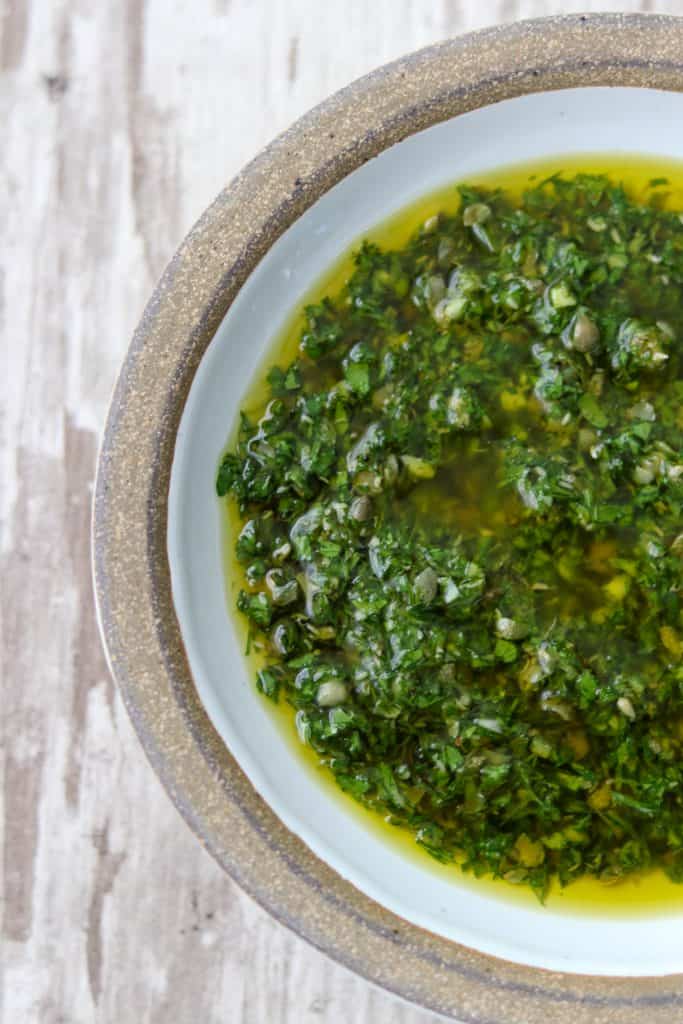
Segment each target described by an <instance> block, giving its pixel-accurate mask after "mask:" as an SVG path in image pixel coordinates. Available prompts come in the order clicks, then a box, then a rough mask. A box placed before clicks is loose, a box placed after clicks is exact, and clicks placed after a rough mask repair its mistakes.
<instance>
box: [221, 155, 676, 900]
mask: <svg viewBox="0 0 683 1024" xmlns="http://www.w3.org/2000/svg"><path fill="white" fill-rule="evenodd" d="M558 173H562V174H563V175H566V176H572V175H576V174H579V173H591V174H607V175H609V177H610V178H611V179H612V180H613V181H620V182H622V183H623V184H624V186H625V187H626V188H627V190H628V192H629V194H630V195H631V196H632V197H635V198H636V199H643V200H645V199H649V198H650V197H651V196H652V195H653V194H654V195H657V196H658V197H660V200H659V201H660V202H661V205H662V208H671V209H679V208H680V209H683V166H681V165H679V164H677V163H672V162H664V161H661V160H659V159H657V160H655V159H646V158H640V157H629V156H625V155H614V156H605V155H593V156H588V155H582V156H570V157H564V158H557V159H553V160H552V161H545V162H543V163H535V164H529V165H524V166H516V167H510V168H503V169H501V170H500V171H498V172H496V173H495V174H494V173H487V174H483V175H477V176H476V179H475V180H474V183H475V184H476V185H481V186H485V187H488V188H491V187H496V188H498V187H500V188H503V189H505V190H506V191H507V192H509V193H511V194H513V195H519V194H521V192H522V191H524V190H525V189H526V188H528V187H531V186H533V185H536V184H538V183H539V182H541V181H543V180H544V179H546V178H549V177H551V176H552V175H555V174H558ZM458 204H459V197H458V193H457V191H456V189H455V188H454V187H449V188H447V189H443V190H440V191H439V192H438V193H434V194H432V195H430V196H427V197H425V198H423V199H421V200H420V201H419V202H417V203H415V204H413V205H412V206H411V207H410V208H408V209H407V210H403V211H401V212H400V213H399V214H397V215H396V216H394V217H392V218H391V219H390V220H388V221H387V222H385V223H384V224H382V225H379V226H378V227H377V228H375V229H373V230H372V231H369V232H367V233H366V237H367V238H369V239H370V240H371V241H373V242H376V243H377V244H379V245H381V246H383V247H384V248H388V249H397V248H401V247H402V246H404V245H405V244H406V243H407V242H408V240H409V239H410V238H411V236H412V235H413V234H414V232H415V231H416V230H417V229H418V228H419V227H420V226H421V225H423V224H425V222H428V221H429V220H430V218H432V217H435V216H436V215H437V214H438V213H439V212H446V213H455V212H456V210H457V209H458ZM352 269H353V262H352V257H351V254H350V253H349V254H347V255H345V256H343V257H342V258H341V259H340V260H339V261H338V263H337V264H336V265H335V266H334V267H333V268H331V269H330V270H329V271H328V272H327V273H326V274H325V275H324V276H323V277H322V278H321V280H320V281H319V282H318V283H317V284H316V285H315V287H314V288H313V289H312V291H311V293H310V294H309V295H308V296H307V300H306V301H307V302H318V301H320V300H321V298H322V297H323V296H324V295H328V294H331V295H334V294H336V293H337V292H338V291H339V290H340V288H341V287H342V285H343V284H344V282H345V281H346V280H347V279H348V277H349V276H350V274H351V272H352ZM300 305H301V306H303V305H304V303H301V304H300ZM303 328H304V317H303V314H302V313H301V312H300V311H297V312H295V313H294V314H293V315H292V317H291V319H290V320H289V322H288V323H287V324H286V325H285V327H284V329H283V331H282V332H281V334H280V335H279V336H278V338H277V339H276V341H275V343H274V345H273V347H272V349H271V351H270V352H269V353H268V356H267V358H266V360H265V361H264V372H261V373H259V374H257V377H256V380H255V381H254V383H253V385H252V387H251V388H250V390H249V392H248V394H247V395H246V396H245V400H244V403H243V408H244V410H245V411H246V412H247V413H248V414H249V415H250V416H251V417H253V418H256V417H257V416H258V415H260V414H261V413H262V412H263V410H264V407H265V405H266V401H267V390H268V389H267V386H266V382H265V370H267V369H268V368H270V367H271V366H273V365H277V366H280V367H281V368H283V369H284V368H285V367H286V366H288V365H289V364H290V363H291V361H292V360H293V359H294V358H295V356H296V353H297V348H298V345H299V339H300V336H301V332H302V329H303ZM476 357H477V353H476V352H474V353H473V358H474V359H476ZM517 402H518V396H517V395H516V394H515V393H514V392H510V393H509V394H508V393H506V392H504V393H503V394H502V396H501V407H502V408H501V410H500V415H501V417H503V419H504V417H505V414H506V411H510V410H513V411H514V412H515V413H516V414H519V408H518V407H517ZM535 427H536V416H535V413H534V410H533V408H530V413H529V422H528V428H529V432H530V435H531V436H532V437H533V432H534V429H535ZM494 429H495V424H494ZM498 476H499V467H498V466H497V465H496V464H495V461H492V455H491V451H490V450H489V449H487V448H486V446H485V445H484V446H482V444H481V443H480V440H479V438H478V437H476V436H475V437H474V438H472V439H471V440H470V441H469V442H468V447H466V448H465V447H463V448H462V449H461V450H460V452H459V458H458V461H457V465H455V466H448V465H446V466H445V467H441V468H440V469H439V471H438V473H437V474H436V475H435V476H434V478H433V479H432V480H428V481H426V482H424V483H422V484H421V487H420V488H419V490H416V491H415V492H414V495H410V496H409V497H408V499H407V502H406V507H409V506H410V505H411V503H412V505H413V514H414V515H415V517H416V518H417V519H424V518H425V517H427V516H428V515H429V510H430V509H432V510H433V509H434V508H437V507H438V510H439V512H438V518H439V522H440V523H441V524H442V525H443V524H445V525H448V526H450V527H451V528H452V529H453V530H454V531H455V532H458V531H465V532H466V531H468V530H471V529H473V528H474V527H475V526H476V528H477V530H478V531H479V532H480V533H481V534H484V535H485V534H486V533H487V531H488V532H490V534H491V535H496V536H498V537H500V536H501V535H505V534H506V532H509V534H510V536H512V535H513V533H514V530H515V528H516V523H517V518H518V516H519V513H520V503H519V498H518V497H517V496H516V495H515V494H514V493H512V494H509V493H508V494H507V495H506V496H504V497H503V496H501V494H498V496H497V500H496V490H495V488H496V485H497V478H498ZM492 484H493V486H492ZM239 527H240V524H239V519H238V516H237V514H236V510H235V508H234V504H231V505H230V507H229V510H228V511H227V512H226V529H225V533H224V540H225V562H226V578H227V584H228V585H227V589H228V604H229V606H230V608H231V610H232V608H234V605H235V599H236V597H237V593H238V591H239V589H240V588H241V587H242V586H243V585H244V572H243V568H242V566H241V565H240V564H239V563H238V562H237V560H236V559H235V557H234V554H233V551H234V543H235V539H236V536H237V533H238V532H239ZM616 537H617V539H616V540H615V541H614V542H613V543H614V544H615V545H617V547H615V548H614V550H612V549H610V550H607V549H606V548H605V547H604V545H603V547H601V546H600V543H599V542H596V543H595V544H594V545H592V546H591V547H590V548H589V550H588V557H587V559H586V560H585V564H584V565H583V566H582V568H581V569H580V571H578V572H577V571H576V567H574V566H572V565H564V564H558V565H556V566H552V567H551V568H549V570H548V571H549V576H548V582H547V584H543V585H542V586H546V585H547V587H548V589H549V590H550V591H551V594H550V595H548V594H547V593H542V595H541V596H542V601H540V599H539V607H542V608H543V609H544V613H546V614H547V615H548V617H549V621H551V620H552V619H553V618H554V617H556V616H559V617H568V616H571V615H572V614H573V613H574V612H575V610H576V609H577V608H578V607H580V606H581V605H586V604H588V605H589V606H590V607H591V608H592V609H593V610H594V613H595V620H594V621H595V624H596V626H599V625H600V609H601V607H602V606H603V604H604V602H605V600H606V599H607V598H609V597H610V596H613V597H614V598H615V599H617V598H618V594H617V591H618V590H619V588H620V587H626V586H628V585H629V584H628V579H627V574H626V576H625V577H623V579H622V582H621V583H619V582H615V577H614V576H613V575H611V574H609V572H608V571H606V569H605V565H606V563H608V562H609V560H610V559H614V558H615V557H617V556H618V555H619V556H620V555H622V554H623V556H624V558H625V557H626V554H627V551H628V547H629V544H630V543H631V538H630V537H629V536H628V534H627V533H625V534H624V535H623V537H620V536H619V534H618V532H617V535H616ZM622 541H623V548H624V550H623V553H622V552H621V550H620V549H618V545H620V544H621V543H622ZM555 577H557V580H558V581H562V586H561V587H559V588H556V589H557V590H558V592H560V591H561V593H560V596H559V597H558V598H557V599H556V600H555V601H554V599H553V596H552V591H553V582H554V580H555ZM610 587H611V588H612V591H613V592H614V593H612V591H610V590H609V588H610ZM238 625H239V627H240V629H241V630H242V632H243V633H244V637H245V649H246V647H247V646H250V653H249V656H248V657H249V667H250V673H251V674H252V675H255V673H256V670H257V668H258V667H259V665H260V663H262V662H263V660H264V652H263V651H262V650H261V649H260V648H259V641H258V640H254V639H252V641H251V642H250V644H249V645H248V644H247V639H246V629H245V628H244V622H243V620H241V619H238ZM274 713H275V714H276V716H277V719H278V722H279V725H280V728H281V730H282V733H283V736H284V737H285V738H286V740H287V742H288V743H291V745H292V749H293V751H294V752H295V754H296V756H297V757H299V758H300V759H302V761H303V762H304V763H305V764H306V766H307V769H308V771H310V772H311V773H312V774H313V775H314V777H315V779H316V782H317V783H318V784H320V785H322V786H325V787H326V788H327V790H328V793H329V798H330V799H331V800H334V801H337V803H338V806H339V808H340V813H344V814H353V815H355V816H356V820H357V821H359V822H360V823H362V824H363V826H364V827H365V828H367V829H368V830H370V831H371V832H373V833H374V834H376V835H379V836H380V837H381V838H382V839H383V840H386V841H387V842H388V843H390V844H391V845H392V847H393V848H395V849H396V850H397V851H400V853H401V855H403V856H406V857H412V858H415V860H416V863H419V864H420V865H421V867H423V868H424V869H427V870H430V871H434V872H436V873H437V874H439V875H440V876H441V877H453V878H456V877H457V879H458V882H459V883H461V884H465V885H471V886H475V887H477V888H479V889H481V890H482V891H486V892H487V893H492V894H495V895H496V896H497V897H500V898H501V899H506V900H514V901H515V902H526V903H529V904H533V902H534V901H535V897H534V895H533V893H532V892H531V891H530V890H528V889H527V888H525V887H521V886H520V887H517V886H513V885H511V884H510V883H509V882H505V881H493V880H491V879H490V878H479V879H475V878H474V877H473V875H472V874H469V873H464V872H461V871H460V870H459V869H458V868H457V867H456V866H454V865H453V864H441V863H439V862H437V861H435V860H433V859H432V858H431V857H429V855H428V854H427V853H426V852H425V851H424V850H423V849H422V848H421V847H420V846H419V845H418V844H417V843H416V842H415V839H414V837H413V835H412V834H411V833H410V832H409V831H408V830H407V829H403V828H398V827H395V826H393V825H392V824H390V823H389V822H388V820H386V819H385V818H384V817H382V816H381V815H380V814H379V813H376V812H373V811H370V810H368V809H367V808H365V807H363V806H361V805H360V804H359V803H358V802H356V801H355V800H353V799H352V798H351V797H349V796H347V795H346V794H345V793H343V792H342V791H341V790H340V789H339V788H338V787H337V786H336V785H335V782H334V779H333V776H332V775H331V773H329V772H328V771H327V770H326V769H324V768H321V767H320V765H319V764H318V759H317V756H316V755H315V753H314V752H313V750H312V749H311V748H310V747H309V746H305V745H303V744H302V743H301V742H300V740H299V737H298V735H297V732H296V729H295V726H294V716H293V712H292V709H291V708H290V707H289V705H288V704H287V703H286V702H285V701H284V700H282V699H281V701H280V703H279V705H277V706H276V707H275V708H274ZM546 906H547V907H548V908H549V909H551V910H557V911H562V912H567V913H572V914H574V913H594V912H595V913H600V914H621V915H631V914H653V913H666V912H668V911H672V910H673V909H680V908H683V886H679V885H675V884H674V883H673V882H671V881H669V880H668V878H667V877H666V876H665V875H664V873H663V872H661V871H652V872H649V873H644V874H642V875H640V876H633V875H631V876H628V877H627V878H626V879H625V880H620V881H618V882H615V883H614V884H607V883H605V882H601V881H599V880H597V879H594V878H589V877H582V878H580V879H579V880H578V881H576V882H574V883H572V884H571V885H569V886H567V887H566V888H565V889H561V888H560V886H559V885H558V884H557V883H556V882H553V883H552V885H551V887H550V891H549V893H548V894H547V897H546Z"/></svg>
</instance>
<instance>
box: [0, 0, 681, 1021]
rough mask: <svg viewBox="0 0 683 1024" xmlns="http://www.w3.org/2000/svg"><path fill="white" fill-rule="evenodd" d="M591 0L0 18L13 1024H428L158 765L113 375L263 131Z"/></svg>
mask: <svg viewBox="0 0 683 1024" xmlns="http://www.w3.org/2000/svg"><path fill="white" fill-rule="evenodd" d="M605 9H610V10H619V9H623V10H638V9H642V10H657V11H660V12H664V13H683V3H680V2H678V3H648V2H642V3H628V2H621V3H617V4H614V3H609V2H606V0H597V2H593V3H591V2H587V0H578V2H574V0H565V2H564V3H562V4H559V3H544V2H542V0H528V2H524V0H520V2H516V0H497V2H487V0H345V2H343V3H332V2H329V0H289V2H287V0H261V2H258V0H252V2H250V0H4V5H3V6H2V12H3V13H2V22H1V32H2V35H1V37H0V68H1V73H2V88H1V89H0V108H1V109H2V124H3V126H4V128H3V136H4V137H3V144H2V151H1V155H0V164H1V169H2V173H1V182H2V206H1V207H0V209H1V213H2V221H1V223H2V236H3V238H2V241H3V244H2V247H1V252H0V259H1V273H2V277H1V279H0V283H1V287H2V293H1V300H0V318H1V320H2V331H3V341H2V360H3V369H2V381H1V385H0V387H1V388H2V392H1V393H2V406H1V410H2V411H1V414H0V458H1V459H2V467H1V470H0V481H1V484H0V558H1V560H2V561H1V567H0V591H1V605H0V607H1V618H0V630H1V648H2V681H3V698H2V730H3V735H2V743H1V746H0V753H1V754H2V765H3V772H2V777H1V790H2V795H3V809H4V815H3V821H4V826H3V841H2V845H1V849H2V868H1V874H0V877H1V879H2V887H3V899H2V904H1V905H0V907H1V912H2V917H3V921H2V937H3V947H2V954H1V956H0V970H2V972H3V974H2V980H1V982H0V1021H1V1022H2V1024H25V1022H31V1024H32V1022H40V1024H90V1022H98V1024H99V1022H104V1024H109V1022H112V1024H114V1022H116V1024H148V1022H149V1024H157V1022H159V1024H162V1022H163V1024H169V1022H170V1024H195V1022H197V1024H199V1022H201V1024H219V1022H220V1024H226V1022H228V1024H307V1022H311V1024H313V1022H315V1024H428V1022H433V1021H435V1020H436V1018H435V1017H434V1016H433V1015H432V1014H428V1013H424V1012H422V1011H420V1010H417V1009H413V1008H410V1007H407V1006H405V1005H402V1004H399V1003H398V1002H396V1000H394V999H393V998H391V997H390V996H388V995H386V994H384V993H382V992H379V991H376V990H374V989H373V988H371V987H370V986H369V985H367V984H366V983H365V982H363V981H362V980H360V979H358V978H356V977H354V976H352V975H351V974H349V973H347V971H346V970H344V969H342V968H341V967H338V966H336V965H335V964H333V963H331V962H330V961H329V960H327V959H326V958H325V957H324V956H322V955H321V954H320V953H318V952H316V951H315V950H313V949H311V948H309V947H308V946H307V945H306V944H305V943H304V942H302V941H301V940H300V939H298V938H296V937H295V936H294V935H291V934H290V933H289V932H287V931H285V929H284V928H282V927H281V926H280V925H278V924H276V923H275V922H274V921H273V920H271V919H270V918H269V917H268V916H267V915H266V914H265V913H264V912H263V911H262V910H261V909H260V908H259V907H257V906H255V905H254V903H252V901H251V900H250V899H248V898H247V897H246V896H244V895H243V894H242V893H241V892H240V890H239V889H238V888H237V887H236V886H235V885H234V884H233V883H232V882H231V881H230V880H229V879H228V878H227V877H226V876H225V875H224V874H222V873H221V872H220V871H219V869H218V867H217V866H216V865H215V864H214V862H213V861H212V859H211V858H210V857H209V855H208V854H207V853H206V852H205V851H204V850H203V849H202V848H201V847H200V846H199V844H198V843H197V842H196V840H195V839H194V838H193V836H192V835H191V833H190V832H189V830H188V829H187V828H186V826H185V825H184V824H183V822H182V821H181V819H180V817H179V816H178V814H177V812H176V811H175V809H174V808H173V807H172V805H171V803H170V801H169V799H168V797H167V796H166V794H165V792H164V791H163V789H162V787H161V785H160V784H159V782H158V781H157V779H156V777H155V775H154V774H153V772H152V770H151V768H150V767H149V765H148V764H147V761H146V760H145V757H144V755H143V753H142V749H141V747H140V745H139V743H138V741H137V739H136V737H135V735H134V733H133V730H132V728H131V725H130V723H129V721H128V719H127V716H126V713H125V711H124V709H123V706H122V703H121V701H120V699H119V697H118V695H117V693H116V691H115V689H114V687H113V685H112V683H111V681H110V680H109V677H108V674H107V669H106V666H105V663H104V659H103V656H102V653H101V650H100V642H99V637H98V633H97V627H96V624H95V618H94V613H93V601H92V594H91V583H90V552H89V518H90V499H91V491H92V482H93V473H94V465H95V457H96V452H97V444H98V435H99V432H100V429H101V426H102V423H103V418H104V415H105V412H106V408H107V403H108V399H109V395H110V392H111V389H112V385H113V382H114V379H115V376H116V372H117V368H118V366H119V363H120V361H121V359H122V357H123V354H124V351H125V349H126V346H127V344H128V340H129V338H130V335H131V332H132V330H133V327H134V325H135V323H136V321H137V319H138V317H139V315H140V313H141V311H142V308H143V304H144V302H145V300H146V299H147V297H148V296H149V294H150V292H151V290H152V287H153V285H154V283H155V281H156V279H157V278H158V276H159V274H160V272H161V270H162V269H163V267H164V264H165V263H166V261H167V260H168V259H169V257H170V256H171V254H172V253H173V251H174V249H175V248H176V246H177V245H178V243H179V242H180V240H181V238H182V237H183V235H184V234H185V232H186V231H187V230H188V228H189V227H190V225H191V224H192V222H193V221H194V220H195V219H196V218H197V216H198V215H199V214H200V213H201V212H202V210H203V208H204V207H205V206H206V205H207V204H208V203H209V201H210V200H211V199H212V198H213V197H214V195H215V194H216V192H217V191H218V190H219V189H220V188H221V187H222V186H223V185H224V184H225V183H226V182H227V181H228V180H229V179H230V178H231V177H232V176H233V175H234V174H235V172H236V171H237V170H238V169H239V168H240V166H241V165H242V164H243V163H244V162H245V161H246V160H248V159H249V158H250V157H251V156H252V155H253V154H255V153H256V152H257V150H258V149H259V148H260V147H261V146H262V145H263V144H264V143H265V142H267V141H268V140H269V139H270V138H272V136H273V135H275V134H276V133H277V132H279V131H280V130H281V129H283V128H285V127H286V126H287V125H288V124H289V123H290V122H291V121H292V120H293V119H294V118H296V117H297V116H299V114H301V113H303V112H304V111H305V110H307V109H308V108H309V107H310V106H312V105H313V104H315V103H317V102H318V101H319V100H321V99H323V98H324V97H325V96H326V95H328V94H329V93H330V92H332V91H333V90H335V89H338V88H339V87H340V86H343V85H345V84H346V83H347V82H349V81H351V80H352V79H353V78H356V77H357V76H358V75H361V74H363V73H364V72H366V71H368V70H370V69H371V68H373V67H375V66H377V65H379V64H381V63H383V62H385V61H387V60H391V59H392V58H394V57H398V56H399V55H401V54H402V53H405V52H407V51H409V50H412V49H416V48H417V47H420V46H423V45H425V44H426V43H430V42H432V41H434V40H438V39H441V38H443V37H445V36H448V35H453V34H456V33H459V32H462V31H466V30H469V29H473V28H479V27H481V26H483V25H489V24H492V23H494V22H496V21H509V20H512V19H516V18H520V17H531V16H536V15H543V14H552V13H557V12H559V11H560V10H563V11H564V12H572V11H575V12H578V11H586V10H605Z"/></svg>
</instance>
